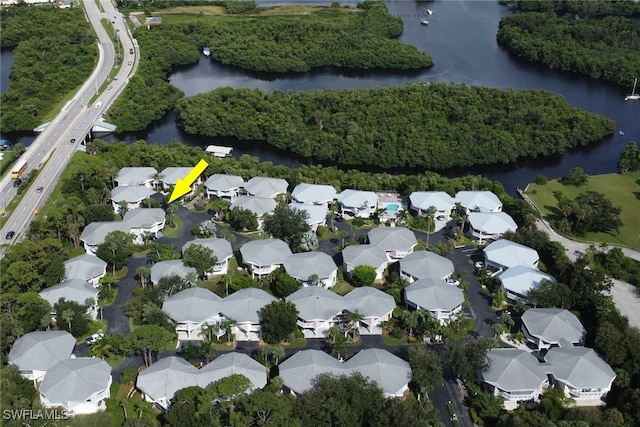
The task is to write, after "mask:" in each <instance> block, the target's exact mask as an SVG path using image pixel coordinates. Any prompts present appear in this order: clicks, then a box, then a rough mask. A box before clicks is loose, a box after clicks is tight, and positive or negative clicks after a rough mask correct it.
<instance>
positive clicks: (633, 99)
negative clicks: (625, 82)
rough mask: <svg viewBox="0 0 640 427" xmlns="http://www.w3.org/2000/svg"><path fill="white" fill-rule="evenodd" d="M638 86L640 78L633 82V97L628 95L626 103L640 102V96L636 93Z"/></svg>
mask: <svg viewBox="0 0 640 427" xmlns="http://www.w3.org/2000/svg"><path fill="white" fill-rule="evenodd" d="M637 84H638V78H637V77H636V79H635V80H634V81H633V90H632V91H631V95H627V96H626V97H625V98H624V100H625V101H638V100H640V95H639V94H637V93H636V86H637Z"/></svg>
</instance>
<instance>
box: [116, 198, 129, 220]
mask: <svg viewBox="0 0 640 427" xmlns="http://www.w3.org/2000/svg"><path fill="white" fill-rule="evenodd" d="M118 207H119V208H120V209H119V210H118V212H119V213H120V215H122V217H123V218H124V215H125V214H126V213H127V211H128V210H129V204H128V203H127V201H126V200H120V201H119V202H118Z"/></svg>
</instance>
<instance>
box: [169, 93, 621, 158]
mask: <svg viewBox="0 0 640 427" xmlns="http://www.w3.org/2000/svg"><path fill="white" fill-rule="evenodd" d="M177 111H178V121H179V125H180V126H181V127H182V128H183V129H184V130H185V131H186V132H188V133H191V134H199V135H205V136H210V137H216V136H234V137H237V138H239V139H241V140H247V141H251V144H254V143H255V142H254V141H264V142H266V143H268V144H270V145H273V146H274V147H277V148H280V149H283V150H290V151H293V152H295V153H297V154H299V155H301V156H304V157H308V158H313V159H315V160H318V161H323V162H338V163H340V164H343V165H369V166H378V167H383V168H392V167H404V166H408V167H421V168H426V169H444V168H449V167H455V166H463V167H464V166H471V165H476V164H494V163H509V162H513V161H515V160H517V159H518V158H520V157H537V156H546V155H550V154H555V153H562V152H563V151H564V150H565V149H566V148H567V147H576V146H580V145H586V144H588V143H590V142H594V141H598V140H599V139H601V138H602V137H604V136H605V135H608V134H611V133H612V132H613V128H614V122H613V121H612V120H610V119H607V118H605V117H602V116H599V115H595V114H591V113H587V112H585V111H583V110H579V109H577V108H572V107H570V106H569V105H568V104H567V103H566V102H565V101H564V99H563V98H562V97H560V96H558V95H555V94H553V93H551V92H548V91H541V90H524V91H516V90H506V91H501V90H498V89H491V88H482V87H466V86H465V85H447V84H411V85H407V86H401V87H391V88H376V89H366V90H351V91H334V90H322V91H321V90H314V91H300V92H281V91H274V92H264V91H261V90H251V89H238V90H234V89H230V88H221V89H217V90H215V91H213V92H210V93H207V94H201V95H197V96H195V97H192V98H189V99H183V100H181V101H180V102H179V103H178V106H177Z"/></svg>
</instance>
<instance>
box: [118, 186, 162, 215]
mask: <svg viewBox="0 0 640 427" xmlns="http://www.w3.org/2000/svg"><path fill="white" fill-rule="evenodd" d="M151 193H152V190H151V189H150V188H149V187H147V186H146V185H124V186H118V187H116V188H114V189H113V190H111V204H112V205H113V211H114V212H115V213H120V211H121V210H122V208H121V206H120V202H123V201H124V202H126V203H127V209H135V208H139V207H140V202H141V201H143V200H144V199H147V198H149V196H150V195H151Z"/></svg>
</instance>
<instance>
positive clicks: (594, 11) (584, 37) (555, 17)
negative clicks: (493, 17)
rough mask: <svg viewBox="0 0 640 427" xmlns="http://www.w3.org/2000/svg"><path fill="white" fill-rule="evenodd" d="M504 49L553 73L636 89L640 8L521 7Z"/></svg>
mask: <svg viewBox="0 0 640 427" xmlns="http://www.w3.org/2000/svg"><path fill="white" fill-rule="evenodd" d="M506 3H507V4H509V5H511V6H515V7H518V8H520V9H522V10H525V11H526V12H525V13H518V14H513V15H509V16H505V17H504V18H502V20H501V21H500V25H499V30H498V35H497V38H498V43H500V44H501V45H503V46H505V47H506V48H507V49H508V50H509V51H510V52H511V53H512V54H514V55H517V56H520V57H523V58H525V59H527V60H529V61H533V62H541V63H543V64H545V65H547V66H549V67H550V68H553V69H557V70H563V71H573V72H578V73H582V74H586V75H587V76H589V77H593V78H595V79H602V80H608V81H611V82H615V83H619V84H621V85H625V86H630V85H631V83H632V82H633V79H634V78H635V77H638V75H640V3H637V2H633V1H616V2H611V1H569V2H564V1H563V2H559V1H515V2H506Z"/></svg>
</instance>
